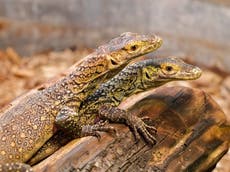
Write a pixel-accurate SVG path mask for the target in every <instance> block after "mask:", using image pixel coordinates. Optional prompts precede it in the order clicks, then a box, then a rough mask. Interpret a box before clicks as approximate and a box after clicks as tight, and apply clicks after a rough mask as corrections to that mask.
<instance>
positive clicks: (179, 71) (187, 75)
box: [142, 57, 202, 86]
mask: <svg viewBox="0 0 230 172" xmlns="http://www.w3.org/2000/svg"><path fill="white" fill-rule="evenodd" d="M201 74H202V71H201V69H200V68H199V67H197V66H194V65H191V64H188V63H185V62H184V61H183V60H181V59H179V58H176V57H167V58H156V59H150V60H147V61H146V66H145V67H144V68H143V69H142V82H143V83H144V84H145V85H146V86H152V85H153V84H154V85H156V86H159V85H163V84H165V83H167V82H169V81H174V80H194V79H197V78H199V77H200V76H201Z"/></svg>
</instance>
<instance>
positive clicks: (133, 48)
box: [130, 45, 138, 51]
mask: <svg viewBox="0 0 230 172" xmlns="http://www.w3.org/2000/svg"><path fill="white" fill-rule="evenodd" d="M137 48H138V46H137V45H132V46H131V47H130V49H131V50H132V51H136V50H137Z"/></svg>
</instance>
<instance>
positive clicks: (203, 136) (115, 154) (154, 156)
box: [33, 86, 230, 172]
mask: <svg viewBox="0 0 230 172" xmlns="http://www.w3.org/2000/svg"><path fill="white" fill-rule="evenodd" d="M134 97H135V98H134ZM120 108H122V109H128V110H129V111H130V112H131V113H133V114H135V115H138V116H148V117H149V118H150V120H149V121H146V122H148V124H152V125H154V126H156V128H157V130H158V132H157V135H156V138H157V144H156V145H155V146H153V147H150V146H148V145H146V144H145V143H144V142H143V141H139V142H137V143H136V142H135V140H134V138H133V135H132V133H131V132H130V131H129V129H128V127H126V126H125V125H123V124H112V125H114V127H115V128H116V129H117V134H116V136H111V135H110V134H108V133H101V136H102V138H101V140H100V141H98V140H97V139H96V138H94V137H85V138H81V139H76V140H73V141H72V142H70V143H69V144H67V145H66V146H64V147H62V148H61V149H60V150H58V151H57V152H55V153H54V154H53V155H52V156H50V157H48V158H47V159H45V160H44V161H42V162H40V163H39V164H37V165H36V166H34V168H33V169H34V171H35V172H36V171H39V172H40V171H41V172H46V171H93V172H95V171H167V172H168V171H183V170H185V171H202V170H204V171H205V170H210V169H212V168H213V167H214V166H215V164H216V163H217V162H218V160H219V159H220V158H221V157H222V156H223V155H224V154H225V153H226V152H227V151H228V148H229V142H230V135H229V133H230V125H229V124H228V123H227V121H226V117H225V115H224V113H223V111H222V110H221V108H220V107H219V106H218V105H217V103H215V101H214V100H213V99H212V98H211V97H210V96H209V95H207V94H206V93H205V92H204V91H202V90H199V89H191V88H186V87H179V86H178V87H161V88H158V89H156V90H153V91H148V92H146V93H144V94H139V95H134V96H133V97H131V98H129V99H127V100H126V101H124V102H123V103H122V104H121V105H120Z"/></svg>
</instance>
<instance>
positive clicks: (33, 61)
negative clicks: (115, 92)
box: [0, 0, 230, 171]
mask: <svg viewBox="0 0 230 172" xmlns="http://www.w3.org/2000/svg"><path fill="white" fill-rule="evenodd" d="M127 31H129V32H137V33H142V34H151V33H155V34H157V35H159V36H161V37H162V38H163V40H164V43H163V46H162V47H161V48H160V49H159V50H158V51H157V52H154V54H156V55H160V56H168V55H176V56H179V57H182V58H184V59H186V60H188V61H190V62H193V63H195V64H196V65H198V66H201V67H202V69H203V70H204V73H203V75H202V77H201V78H200V79H199V80H197V81H193V82H181V83H179V82H178V83H179V84H181V85H184V86H190V87H197V88H199V89H203V90H204V91H206V92H208V93H209V94H211V95H212V97H213V98H214V99H215V101H217V103H218V104H219V105H220V106H221V108H222V109H223V111H224V112H225V114H226V116H227V119H228V120H229V121H230V101H229V97H230V75H229V72H230V58H229V55H230V1H229V0H193V1H191V0H161V1H158V0H125V1H124V0H94V1H91V0H65V1H63V0H49V1H42V0H33V1H31V0H20V1H18V0H0V66H1V68H0V82H1V84H0V97H1V99H0V107H3V106H4V105H6V104H7V103H9V102H10V101H11V100H12V99H14V98H15V97H16V96H18V95H20V94H22V93H24V92H26V91H28V90H30V89H31V88H33V87H35V86H38V85H39V84H41V83H43V82H44V81H45V80H46V79H47V78H50V77H52V76H55V75H57V74H58V73H60V71H63V70H65V69H66V68H68V67H69V66H70V65H72V64H73V63H74V62H76V61H77V60H79V59H80V58H82V57H84V56H86V55H87V54H89V53H90V52H92V51H93V49H94V48H96V47H98V46H99V45H102V44H104V43H106V42H108V41H109V40H110V39H112V38H114V37H116V36H118V35H120V34H121V33H122V32H127ZM22 57H30V58H22ZM178 83H177V84H178ZM179 84H178V85H179ZM229 161H230V151H229V153H228V154H227V155H226V156H225V158H224V160H223V162H224V163H222V166H218V169H219V171H228V170H230V167H229V166H228V165H227V164H229ZM223 164H224V165H223ZM224 168H226V169H225V170H224ZM218 169H216V171H218Z"/></svg>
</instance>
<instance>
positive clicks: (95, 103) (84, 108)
mask: <svg viewBox="0 0 230 172" xmlns="http://www.w3.org/2000/svg"><path fill="white" fill-rule="evenodd" d="M200 76H201V70H200V69H199V68H198V67H196V66H193V65H190V64H187V63H185V62H183V61H182V60H181V59H178V58H175V57H169V58H155V59H148V60H144V61H140V62H137V63H134V64H132V65H130V66H127V67H126V68H124V69H123V70H122V71H121V72H120V73H118V74H117V75H116V76H115V77H113V78H112V79H111V80H109V81H107V82H106V83H103V84H102V85H101V86H100V87H99V88H98V89H97V90H96V91H95V92H94V93H93V94H92V95H90V96H89V97H88V98H87V99H86V100H85V101H83V102H82V103H81V106H80V108H79V111H78V112H77V113H76V112H75V111H73V110H72V109H70V108H65V110H63V111H61V113H60V114H58V116H57V118H56V122H57V125H59V126H60V127H61V128H62V129H63V130H65V131H68V132H70V133H72V134H73V135H74V136H75V137H80V136H82V135H93V136H97V137H99V134H98V133H97V131H108V130H110V129H111V128H110V127H109V126H106V125H104V123H96V124H95V121H96V120H97V118H100V119H105V120H109V121H112V122H125V123H126V124H127V125H129V127H130V128H131V129H132V130H133V131H134V136H135V137H138V133H139V134H140V135H141V136H142V137H143V138H144V140H145V141H146V142H148V143H150V144H155V142H156V140H155V138H154V136H153V133H154V132H156V129H155V128H154V127H152V126H148V125H147V124H145V123H144V122H143V120H142V119H140V118H138V117H137V116H133V115H132V114H129V113H128V112H126V111H124V110H121V109H118V108H117V106H118V105H119V104H120V102H121V101H122V100H124V99H125V98H127V97H129V96H131V95H133V94H136V93H139V92H143V91H146V90H149V89H151V88H155V87H159V86H161V85H163V84H165V83H167V82H169V81H175V80H191V79H197V78H199V77H200Z"/></svg>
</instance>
